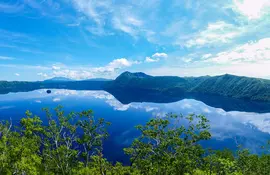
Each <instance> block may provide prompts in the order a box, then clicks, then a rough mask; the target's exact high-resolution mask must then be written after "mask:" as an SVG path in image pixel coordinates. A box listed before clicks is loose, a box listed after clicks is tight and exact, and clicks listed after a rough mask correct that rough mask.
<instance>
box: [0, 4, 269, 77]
mask: <svg viewBox="0 0 270 175" xmlns="http://www.w3.org/2000/svg"><path fill="white" fill-rule="evenodd" d="M269 29H270V1H269V0H1V1H0V80H8V81H13V80H25V81H36V80H44V79H48V78H51V77H68V78H72V79H78V80H79V79H91V78H97V77H100V78H115V77H117V76H118V75H119V74H120V73H122V72H124V71H131V72H145V73H147V74H150V75H158V76H159V75H175V76H203V75H212V76H214V75H221V74H226V73H229V74H235V75H241V76H250V77H260V78H266V79H270V30H269Z"/></svg>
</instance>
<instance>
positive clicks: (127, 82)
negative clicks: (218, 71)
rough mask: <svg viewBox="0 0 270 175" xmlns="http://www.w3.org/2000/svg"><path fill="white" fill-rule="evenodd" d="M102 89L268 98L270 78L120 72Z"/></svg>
mask: <svg viewBox="0 0 270 175" xmlns="http://www.w3.org/2000/svg"><path fill="white" fill-rule="evenodd" d="M104 88H105V89H106V90H108V91H109V92H110V91H113V90H115V89H117V90H120V89H128V90H134V89H136V90H138V89H140V90H147V91H157V92H160V93H166V94H170V95H171V96H173V95H179V94H190V93H192V94H209V95H219V96H224V97H232V98H239V99H246V100H254V101H270V80H265V79H259V78H249V77H242V76H235V75H229V74H225V75H221V76H213V77H211V76H202V77H183V78H181V77H176V76H150V75H146V74H144V73H130V72H124V73H122V74H121V75H120V76H119V77H117V78H116V79H115V80H114V81H111V82H108V83H106V84H105V87H104Z"/></svg>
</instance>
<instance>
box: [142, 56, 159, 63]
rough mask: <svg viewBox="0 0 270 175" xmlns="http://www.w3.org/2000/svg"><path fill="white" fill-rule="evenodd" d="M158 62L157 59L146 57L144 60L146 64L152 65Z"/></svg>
mask: <svg viewBox="0 0 270 175" xmlns="http://www.w3.org/2000/svg"><path fill="white" fill-rule="evenodd" d="M158 61H159V59H153V58H151V57H146V58H145V62H146V63H152V62H158Z"/></svg>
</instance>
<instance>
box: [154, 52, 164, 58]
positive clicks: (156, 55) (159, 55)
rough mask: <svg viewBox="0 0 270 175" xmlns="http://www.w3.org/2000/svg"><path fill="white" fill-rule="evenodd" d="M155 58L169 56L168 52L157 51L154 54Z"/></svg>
mask: <svg viewBox="0 0 270 175" xmlns="http://www.w3.org/2000/svg"><path fill="white" fill-rule="evenodd" d="M152 57H153V58H167V57H168V55H167V54H166V53H158V52H157V53H155V54H153V55H152Z"/></svg>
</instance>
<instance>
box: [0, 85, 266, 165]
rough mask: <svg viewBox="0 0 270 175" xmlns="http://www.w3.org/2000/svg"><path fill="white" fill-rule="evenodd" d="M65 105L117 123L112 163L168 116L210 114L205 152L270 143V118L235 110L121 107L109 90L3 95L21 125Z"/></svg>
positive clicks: (188, 105) (4, 110)
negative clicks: (154, 121)
mask: <svg viewBox="0 0 270 175" xmlns="http://www.w3.org/2000/svg"><path fill="white" fill-rule="evenodd" d="M58 105H62V106H64V110H65V111H66V112H70V111H76V112H79V111H82V110H88V109H92V110H93V111H94V116H95V117H97V118H98V117H102V118H105V120H106V121H109V122H111V123H112V125H111V126H110V128H109V133H110V137H109V139H108V140H107V141H106V143H105V146H104V155H105V156H106V157H107V158H108V159H109V160H111V161H115V160H117V161H121V162H128V158H127V157H126V156H125V155H124V153H123V151H122V149H123V148H124V147H128V146H129V145H130V144H131V143H132V140H133V139H134V138H135V137H137V136H138V132H137V131H136V129H135V128H134V126H136V125H139V124H144V123H146V122H147V121H148V120H149V119H150V118H152V117H156V116H158V117H162V116H165V115H166V114H167V113H169V112H172V113H175V114H183V115H188V114H192V113H194V114H204V115H205V116H206V117H207V118H208V119H209V120H210V124H211V130H210V131H211V134H212V137H213V138H212V139H211V140H210V141H207V142H204V143H203V145H204V146H205V147H211V148H214V149H222V148H224V147H228V148H231V149H233V150H235V149H236V147H237V144H241V145H242V146H243V147H245V148H248V149H250V150H251V151H252V152H253V153H260V152H261V148H260V147H261V146H262V145H265V144H266V142H267V140H270V113H261V114H258V113H251V112H238V111H230V112H225V111H224V110H223V109H221V108H214V107H211V106H207V105H206V104H204V103H203V102H200V101H196V100H192V99H184V100H181V101H178V102H174V103H130V104H125V105H124V104H121V103H120V102H119V101H118V100H117V99H115V98H114V96H112V95H111V94H109V93H108V92H105V91H74V90H52V93H51V94H47V93H46V90H36V91H32V92H20V93H9V94H5V95H0V117H1V119H5V120H10V119H11V120H12V121H13V122H18V121H19V120H20V119H21V118H22V117H24V116H25V115H24V113H25V111H26V110H30V111H31V112H32V113H33V114H36V115H38V116H40V117H41V118H44V117H45V115H44V113H43V112H42V111H41V109H42V108H43V107H49V108H54V107H56V106H58Z"/></svg>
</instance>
